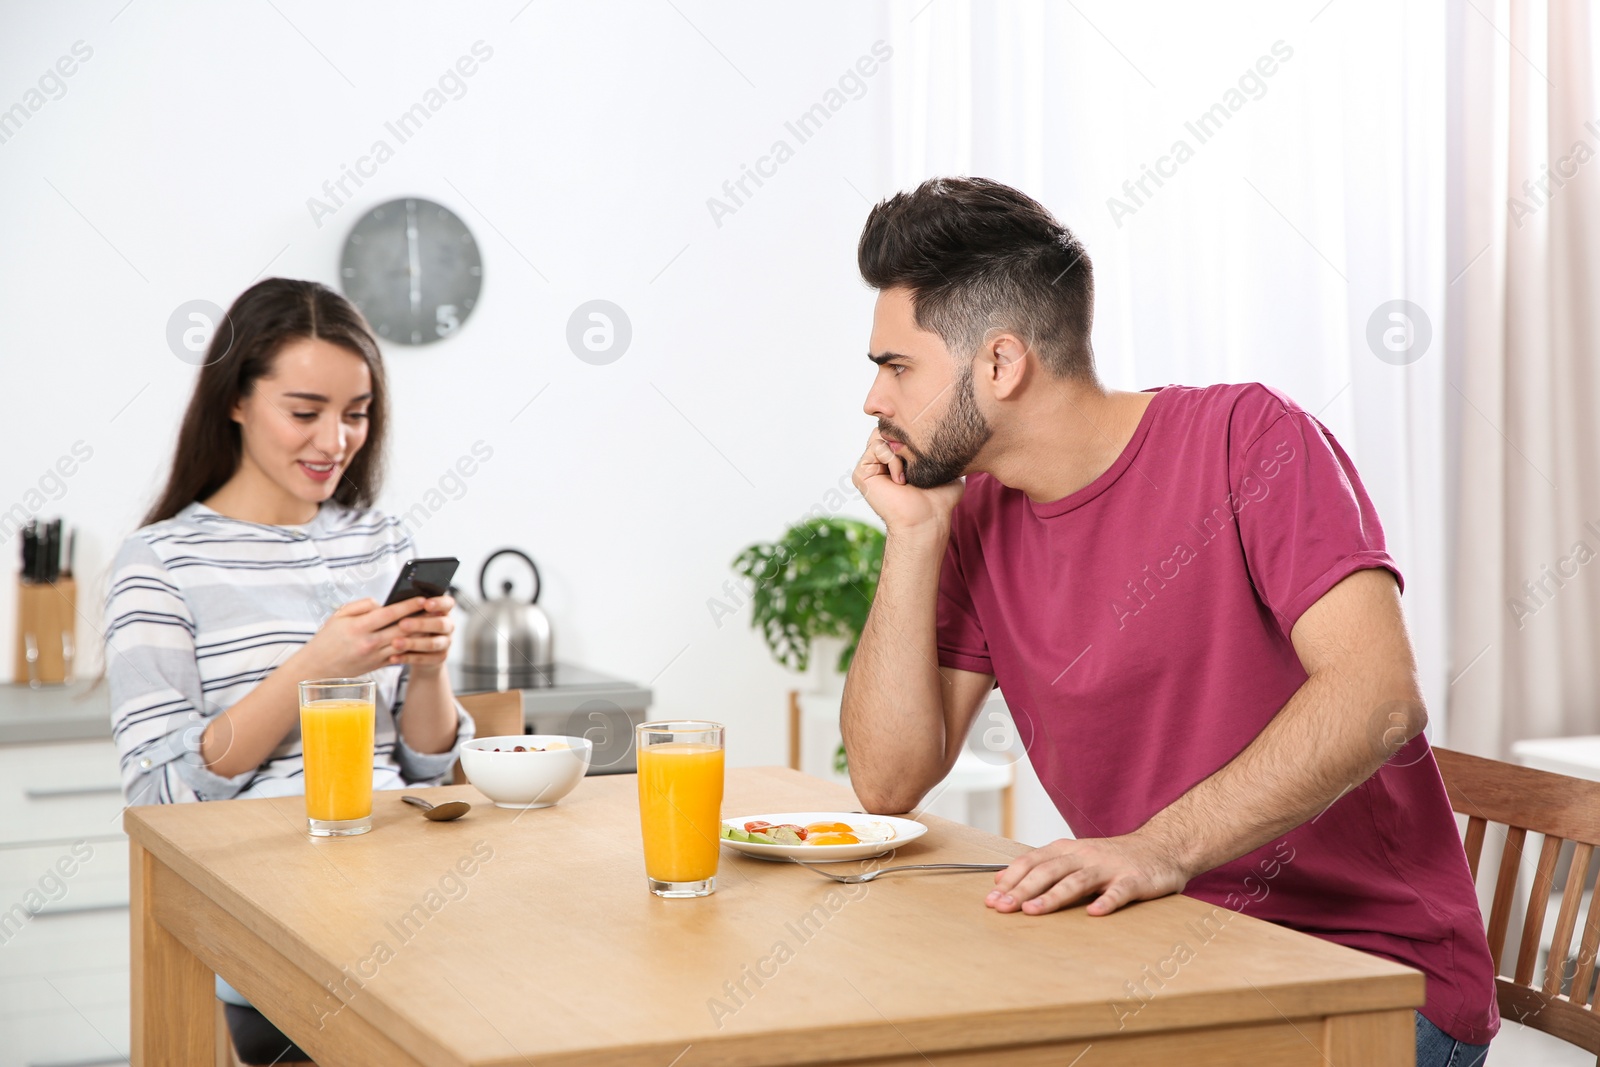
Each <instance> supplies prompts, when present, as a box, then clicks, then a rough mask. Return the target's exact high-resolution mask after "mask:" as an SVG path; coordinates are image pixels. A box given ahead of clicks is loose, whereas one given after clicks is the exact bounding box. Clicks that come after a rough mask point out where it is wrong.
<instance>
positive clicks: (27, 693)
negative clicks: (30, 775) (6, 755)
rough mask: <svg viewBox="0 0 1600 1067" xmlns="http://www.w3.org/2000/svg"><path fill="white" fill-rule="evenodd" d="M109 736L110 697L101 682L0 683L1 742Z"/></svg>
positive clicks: (102, 738)
mask: <svg viewBox="0 0 1600 1067" xmlns="http://www.w3.org/2000/svg"><path fill="white" fill-rule="evenodd" d="M110 736H111V696H110V692H109V690H108V689H107V687H106V686H105V685H104V684H101V685H99V686H93V685H92V684H91V683H89V682H73V683H72V684H71V685H47V686H41V687H40V688H38V689H30V688H28V687H27V686H26V685H0V745H23V744H41V743H49V742H52V741H104V740H106V739H108V738H110Z"/></svg>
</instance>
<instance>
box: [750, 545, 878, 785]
mask: <svg viewBox="0 0 1600 1067" xmlns="http://www.w3.org/2000/svg"><path fill="white" fill-rule="evenodd" d="M883 541H884V537H883V531H882V530H879V529H878V528H877V527H875V526H872V525H869V524H867V523H864V522H859V521H857V520H855V519H842V518H812V519H803V520H801V521H800V522H797V523H795V524H794V525H792V526H790V527H789V528H788V529H787V530H785V531H784V533H783V536H782V537H781V538H779V539H778V540H777V541H771V542H760V543H757V544H753V545H751V546H750V547H749V548H746V549H745V550H744V551H743V552H741V553H739V555H738V556H736V557H735V558H734V561H733V569H734V570H735V571H736V572H738V574H739V575H740V576H741V577H743V578H744V579H745V582H746V585H747V586H748V587H749V589H750V625H751V626H753V627H754V628H756V629H758V630H760V631H761V636H762V637H763V638H765V639H766V642H767V647H768V648H769V649H771V651H772V656H773V658H774V659H776V660H777V661H778V662H779V663H781V664H783V665H784V666H785V667H787V668H789V669H790V670H792V671H795V672H797V673H802V674H803V673H805V672H806V671H807V669H808V668H810V667H811V665H812V657H813V653H814V652H823V653H824V662H822V663H819V664H818V666H819V667H820V668H821V669H820V670H819V671H818V672H817V675H816V678H817V682H818V685H817V688H818V689H819V690H820V691H823V692H828V691H831V690H834V689H838V690H840V691H842V689H843V684H844V681H843V679H844V673H845V672H846V671H848V670H849V669H850V661H851V659H853V658H854V656H855V653H856V645H857V644H858V643H859V642H860V641H861V631H862V630H863V629H865V628H866V625H867V612H868V611H869V610H871V608H872V597H873V594H874V593H876V592H877V589H878V574H879V572H881V571H882V569H883ZM830 644H838V645H839V646H841V647H840V648H839V651H838V653H837V655H828V654H827V653H828V652H831V649H828V648H827V646H828V645H830ZM825 650H826V651H825ZM827 660H831V662H827ZM834 767H835V769H836V770H839V771H840V772H843V770H844V746H843V745H840V746H839V751H838V752H837V753H836V754H835V756H834Z"/></svg>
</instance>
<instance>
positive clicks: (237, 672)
mask: <svg viewBox="0 0 1600 1067" xmlns="http://www.w3.org/2000/svg"><path fill="white" fill-rule="evenodd" d="M412 555H413V550H412V544H411V537H410V535H409V534H408V533H407V532H406V530H405V528H404V527H403V526H402V525H401V520H400V519H398V518H391V517H389V516H386V515H384V514H382V513H381V512H378V511H373V510H367V511H355V510H352V509H350V508H347V507H344V506H342V505H340V504H335V503H332V502H329V503H325V504H323V505H322V506H321V508H320V509H319V510H318V511H317V515H316V517H315V518H313V519H312V520H311V521H310V522H309V523H306V524H305V525H303V526H266V525H262V524H260V523H253V522H245V521H243V520H241V519H231V518H228V517H227V516H225V515H220V514H218V513H217V512H215V511H212V510H211V509H210V508H208V507H205V506H204V505H202V504H198V503H195V504H190V505H189V506H188V507H186V508H184V509H183V510H182V511H181V512H179V513H178V514H177V515H175V516H173V517H172V518H170V519H167V520H165V521H162V522H157V523H152V524H151V525H149V526H146V527H143V528H142V529H140V530H137V531H135V532H134V533H133V535H132V536H130V537H129V538H128V539H127V540H126V541H124V542H123V544H122V548H121V550H120V551H119V552H118V553H117V558H116V561H115V563H114V564H113V565H112V573H111V588H110V592H109V593H108V595H107V600H106V675H107V680H108V682H109V684H110V689H111V732H112V737H113V738H114V740H115V741H116V744H117V753H118V755H119V757H120V758H121V761H122V789H123V792H124V793H125V794H126V796H127V799H128V802H129V803H130V804H158V803H170V802H173V801H183V800H226V799H229V798H232V797H262V796H286V795H291V794H298V793H303V792H305V779H304V771H305V764H304V761H303V759H302V758H301V753H300V728H299V726H298V725H297V726H296V727H295V728H294V729H292V730H291V731H290V732H289V734H288V736H286V737H285V738H284V739H283V742H282V743H281V744H280V745H279V746H278V747H277V748H276V749H274V750H273V752H272V754H271V755H270V756H268V757H267V760H266V762H264V763H263V764H262V765H261V766H260V767H257V768H255V769H254V770H250V771H245V772H243V773H242V774H238V775H235V776H233V777H231V778H225V777H222V776H220V775H217V774H213V773H212V772H211V771H210V770H208V769H207V768H206V765H205V762H204V761H203V760H202V759H201V757H200V736H201V734H202V732H203V731H204V730H205V727H206V725H207V723H209V722H210V721H211V719H213V718H215V717H216V716H217V715H219V714H220V713H222V712H223V711H225V710H227V709H228V708H230V707H232V706H233V705H234V704H235V703H237V702H238V701H239V700H240V699H241V698H243V697H244V696H245V695H246V694H247V693H249V692H250V691H251V690H252V689H254V688H255V686H256V685H257V683H259V682H260V681H261V680H262V679H263V678H265V677H266V676H267V675H268V674H270V673H272V671H273V669H274V668H275V667H277V665H278V664H280V663H282V662H283V661H284V660H286V659H288V658H289V656H291V655H293V654H294V652H295V651H296V650H297V649H298V648H300V646H301V645H303V644H305V643H306V641H307V640H309V639H310V638H311V636H312V635H313V634H315V633H316V632H317V630H318V629H319V628H320V627H321V625H322V623H323V622H324V621H325V620H326V619H327V618H328V616H329V615H331V614H332V613H333V611H334V610H335V609H336V608H338V607H339V606H340V605H341V604H346V603H349V602H350V601H352V600H360V599H361V598H363V597H372V598H373V599H375V600H377V601H378V602H379V603H382V601H383V599H384V598H385V597H386V596H387V595H388V592H389V587H390V586H391V585H392V584H393V582H394V579H395V576H396V575H397V574H398V573H399V570H400V565H401V564H402V563H403V562H404V561H405V560H407V559H409V558H410V557H411V556H412ZM408 673H409V668H408V667H402V666H395V667H382V668H379V669H378V670H376V671H374V672H373V673H372V674H371V675H370V677H371V678H372V679H373V680H374V681H375V682H377V686H376V689H377V707H376V716H375V745H374V752H373V766H372V784H373V788H375V789H400V788H403V787H404V786H406V785H412V784H417V785H421V784H434V783H435V782H436V781H437V780H438V779H439V778H440V777H441V776H443V775H444V774H445V773H446V772H447V771H448V770H449V769H450V767H451V765H452V764H454V762H455V759H456V754H457V749H459V747H460V744H461V742H463V741H466V740H468V739H470V738H471V737H472V719H471V718H470V717H469V716H468V715H467V714H466V713H465V712H464V711H463V710H461V708H460V706H459V705H458V706H457V709H456V714H457V717H458V723H459V725H458V727H457V735H456V746H455V747H454V748H452V749H451V750H450V751H449V752H441V753H432V754H423V753H419V752H416V751H414V750H413V749H412V748H411V747H410V746H408V745H407V744H406V743H405V741H404V739H403V738H401V736H400V733H399V730H398V727H397V719H398V717H399V715H400V714H401V712H402V710H403V708H404V705H405V690H406V679H407V676H408Z"/></svg>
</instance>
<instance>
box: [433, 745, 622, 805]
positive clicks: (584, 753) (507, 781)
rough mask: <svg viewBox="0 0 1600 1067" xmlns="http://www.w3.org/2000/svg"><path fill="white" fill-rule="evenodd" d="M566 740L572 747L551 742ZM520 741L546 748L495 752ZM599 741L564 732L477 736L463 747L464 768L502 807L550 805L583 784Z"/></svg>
mask: <svg viewBox="0 0 1600 1067" xmlns="http://www.w3.org/2000/svg"><path fill="white" fill-rule="evenodd" d="M552 742H560V743H561V744H564V745H566V746H567V747H566V748H556V749H550V748H546V746H548V745H550V744H551V743H552ZM516 745H523V746H535V745H536V746H538V747H540V748H546V751H544V752H510V751H501V752H494V751H491V750H492V749H495V748H500V749H510V748H512V747H514V746H516ZM593 753H594V742H592V741H590V740H589V739H588V738H587V737H562V736H560V735H559V734H513V735H511V736H508V737H476V738H473V739H472V740H471V741H468V742H467V743H466V744H464V745H462V746H461V769H462V770H464V771H466V772H467V780H468V781H470V782H471V783H472V784H473V785H474V786H476V787H477V788H478V791H479V792H480V793H482V794H483V795H484V796H486V797H488V798H489V799H490V800H492V801H494V802H495V806H497V807H501V808H548V807H549V806H550V805H552V804H554V803H555V802H556V801H558V800H560V799H561V798H562V797H564V796H566V795H567V794H568V793H570V792H572V790H573V789H574V788H575V787H576V786H577V784H578V781H579V779H581V778H582V777H583V776H584V775H585V774H586V773H588V770H589V757H590V756H591V755H592V754H593Z"/></svg>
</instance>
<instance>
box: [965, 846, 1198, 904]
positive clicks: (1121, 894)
mask: <svg viewBox="0 0 1600 1067" xmlns="http://www.w3.org/2000/svg"><path fill="white" fill-rule="evenodd" d="M1194 873H1196V872H1193V871H1190V870H1187V869H1186V868H1185V866H1184V863H1183V860H1182V857H1181V855H1180V850H1179V849H1178V848H1177V847H1175V846H1173V845H1172V844H1170V843H1167V842H1165V841H1162V840H1160V839H1158V838H1157V837H1156V836H1155V835H1153V834H1150V833H1148V832H1146V831H1144V830H1139V831H1135V832H1134V833H1131V834H1124V835H1123V836H1121V837H1093V838H1084V839H1081V840H1071V839H1063V840H1061V841H1056V842H1053V843H1051V844H1048V845H1045V846H1044V847H1043V848H1036V849H1034V850H1033V851H1032V852H1029V853H1027V854H1025V855H1022V856H1018V857H1017V858H1016V860H1015V861H1014V862H1013V863H1012V864H1011V866H1009V867H1007V868H1006V869H1005V870H1003V871H1000V872H998V873H997V874H996V875H995V876H994V882H995V887H994V891H993V892H991V893H990V894H989V896H988V898H987V899H986V900H985V901H984V903H985V904H987V905H988V906H989V907H991V908H993V909H994V910H996V911H1002V912H1011V911H1021V912H1023V913H1025V914H1028V915H1046V914H1048V913H1050V912H1052V911H1057V910H1059V909H1061V908H1065V907H1068V906H1070V905H1072V904H1075V903H1077V902H1078V901H1080V900H1082V899H1084V898H1085V897H1093V898H1094V899H1093V900H1092V901H1091V903H1090V904H1089V908H1088V911H1089V914H1090V915H1109V914H1111V913H1112V912H1114V911H1116V910H1117V909H1118V908H1120V907H1122V906H1123V905H1124V904H1127V903H1129V902H1130V901H1134V900H1151V899H1154V898H1155V897H1164V896H1167V895H1168V894H1171V893H1178V892H1181V891H1182V890H1183V887H1184V886H1186V885H1188V884H1189V879H1190V878H1191V877H1192V876H1193V875H1194Z"/></svg>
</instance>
